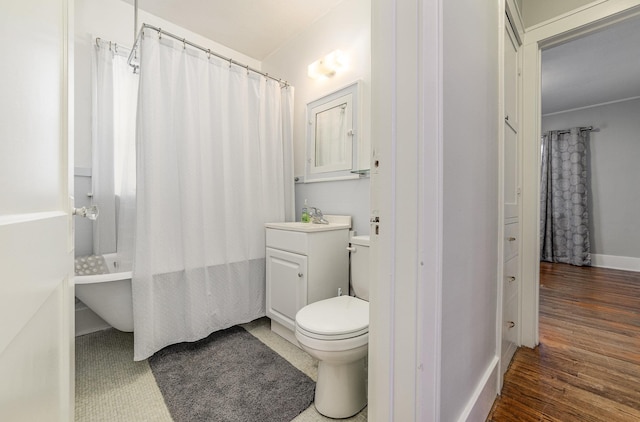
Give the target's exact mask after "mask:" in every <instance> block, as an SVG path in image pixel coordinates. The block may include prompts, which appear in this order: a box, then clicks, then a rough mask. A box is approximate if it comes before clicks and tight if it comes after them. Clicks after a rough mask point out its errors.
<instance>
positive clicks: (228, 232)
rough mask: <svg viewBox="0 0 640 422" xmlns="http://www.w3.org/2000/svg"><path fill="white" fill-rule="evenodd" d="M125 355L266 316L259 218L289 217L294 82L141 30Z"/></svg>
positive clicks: (147, 353) (141, 356)
mask: <svg viewBox="0 0 640 422" xmlns="http://www.w3.org/2000/svg"><path fill="white" fill-rule="evenodd" d="M140 56H141V57H140V90H139V102H138V122H137V124H138V126H137V130H138V132H137V142H136V146H137V211H136V239H135V252H134V267H133V304H134V333H135V353H134V359H135V360H141V359H145V358H147V357H149V356H151V355H152V354H153V353H155V352H156V351H158V350H160V349H161V348H163V347H164V346H167V345H169V344H173V343H178V342H183V341H195V340H198V339H201V338H204V337H206V336H207V335H209V334H210V333H212V332H213V331H216V330H219V329H223V328H227V327H230V326H232V325H235V324H238V323H243V322H248V321H251V320H253V319H255V318H258V317H261V316H263V315H265V259H264V257H265V246H264V244H265V243H264V223H265V222H268V221H285V220H286V219H291V218H293V201H292V199H293V175H292V156H291V153H292V139H291V133H292V120H291V118H292V107H293V88H292V87H288V88H281V86H280V84H279V83H278V82H276V81H273V80H271V79H265V78H264V77H262V76H260V75H257V74H255V73H248V72H247V70H246V69H244V68H241V67H237V66H230V65H229V62H225V61H222V60H218V59H217V58H214V57H211V58H208V57H207V54H206V53H202V52H199V51H196V50H193V49H191V48H189V47H188V48H184V45H183V43H181V42H174V41H172V40H169V39H166V37H165V38H162V39H159V37H158V35H157V33H156V32H154V31H151V30H148V29H147V30H145V34H144V37H143V40H142V41H141V50H140Z"/></svg>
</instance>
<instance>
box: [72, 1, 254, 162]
mask: <svg viewBox="0 0 640 422" xmlns="http://www.w3.org/2000/svg"><path fill="white" fill-rule="evenodd" d="M74 3H75V52H74V53H75V113H76V114H75V134H76V144H75V147H76V148H75V166H76V167H84V168H91V52H92V48H93V46H94V45H95V44H94V43H95V37H100V38H102V39H104V40H107V41H112V42H114V43H117V44H119V45H122V46H125V47H128V48H130V47H131V46H132V45H133V32H134V31H133V6H131V5H129V4H127V3H125V2H124V1H121V0H75V2H74ZM143 23H148V24H151V25H154V26H157V27H159V28H162V29H165V30H167V31H169V32H172V33H174V34H176V35H178V36H182V37H184V38H186V39H188V40H189V41H192V42H194V43H196V44H199V45H201V46H203V47H207V48H211V50H212V51H215V52H217V53H220V54H222V55H224V56H226V57H231V58H233V59H234V60H237V61H238V62H241V63H244V64H248V65H250V66H251V67H253V68H256V69H260V62H259V61H257V60H254V59H252V58H250V57H247V56H245V55H244V54H242V53H239V52H237V51H235V50H231V49H230V48H227V47H225V46H223V45H220V44H218V43H216V42H214V41H211V40H209V39H207V38H204V37H202V36H200V35H198V34H195V33H193V32H191V31H189V30H187V29H185V28H182V27H179V26H177V25H175V24H172V23H171V22H167V21H165V20H164V19H160V18H158V17H156V16H154V15H151V14H149V13H146V12H145V11H143V10H139V13H138V26H140V25H142V24H143Z"/></svg>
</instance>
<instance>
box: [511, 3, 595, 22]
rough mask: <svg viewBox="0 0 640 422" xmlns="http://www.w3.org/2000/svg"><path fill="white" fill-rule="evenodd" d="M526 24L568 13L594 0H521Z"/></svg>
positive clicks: (521, 8)
mask: <svg viewBox="0 0 640 422" xmlns="http://www.w3.org/2000/svg"><path fill="white" fill-rule="evenodd" d="M521 1H522V4H518V6H521V7H520V11H521V12H522V19H523V20H524V26H525V27H529V26H533V25H535V24H538V23H540V22H544V21H546V20H548V19H551V18H554V17H556V16H559V15H562V14H564V13H567V12H569V11H571V10H573V9H577V8H579V7H582V6H585V5H587V4H589V3H594V0H562V1H558V0H521Z"/></svg>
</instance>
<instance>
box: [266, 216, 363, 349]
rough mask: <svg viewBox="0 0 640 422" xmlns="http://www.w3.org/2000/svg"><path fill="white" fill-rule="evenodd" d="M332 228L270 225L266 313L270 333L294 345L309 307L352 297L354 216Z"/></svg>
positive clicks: (336, 219) (333, 222)
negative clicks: (297, 324) (301, 314)
mask: <svg viewBox="0 0 640 422" xmlns="http://www.w3.org/2000/svg"><path fill="white" fill-rule="evenodd" d="M325 218H326V219H327V220H328V221H329V224H313V223H299V222H292V223H267V224H265V230H266V275H267V286H266V312H267V316H268V317H269V318H270V319H271V330H272V331H274V332H275V333H277V334H279V335H280V336H282V337H284V338H285V339H287V340H289V341H290V342H292V343H293V344H296V345H297V341H296V339H295V336H294V330H295V317H296V313H297V312H298V311H299V310H300V309H302V308H303V307H304V306H306V305H307V304H309V303H313V302H317V301H319V300H322V299H328V298H330V297H334V296H338V294H339V291H341V292H342V294H345V295H347V294H349V251H348V250H347V247H348V246H349V230H350V229H351V217H350V216H330V215H327V216H325Z"/></svg>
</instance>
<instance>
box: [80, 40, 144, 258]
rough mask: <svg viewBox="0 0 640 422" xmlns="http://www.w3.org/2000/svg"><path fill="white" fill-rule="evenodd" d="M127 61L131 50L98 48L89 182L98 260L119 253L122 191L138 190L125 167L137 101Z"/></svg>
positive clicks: (100, 44) (134, 77) (135, 84)
mask: <svg viewBox="0 0 640 422" xmlns="http://www.w3.org/2000/svg"><path fill="white" fill-rule="evenodd" d="M128 55H129V50H128V49H126V48H123V47H121V46H116V45H115V44H111V43H109V42H105V41H103V40H100V39H97V40H96V43H95V44H94V54H93V66H92V68H93V93H92V95H93V113H92V115H93V122H92V125H93V132H92V173H91V176H92V178H91V179H92V190H93V198H92V203H93V204H94V205H97V206H98V209H99V212H100V214H99V217H98V219H97V220H95V221H94V222H93V253H94V254H96V255H101V254H105V253H112V252H116V249H117V248H116V244H118V247H119V244H120V243H121V241H120V240H119V239H118V237H119V235H120V233H119V230H118V229H117V227H118V224H117V222H118V218H119V217H118V203H122V201H121V200H122V195H123V191H124V192H128V191H130V189H129V188H128V187H127V184H126V183H130V182H133V183H134V185H133V186H135V167H134V168H131V167H130V168H127V167H126V165H125V163H126V162H127V161H126V160H127V159H126V156H127V154H133V149H134V147H135V116H136V103H137V98H138V77H137V75H135V74H133V72H132V70H131V67H130V66H129V65H128V64H127V57H128ZM123 181H124V182H125V184H123ZM134 194H135V189H134Z"/></svg>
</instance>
